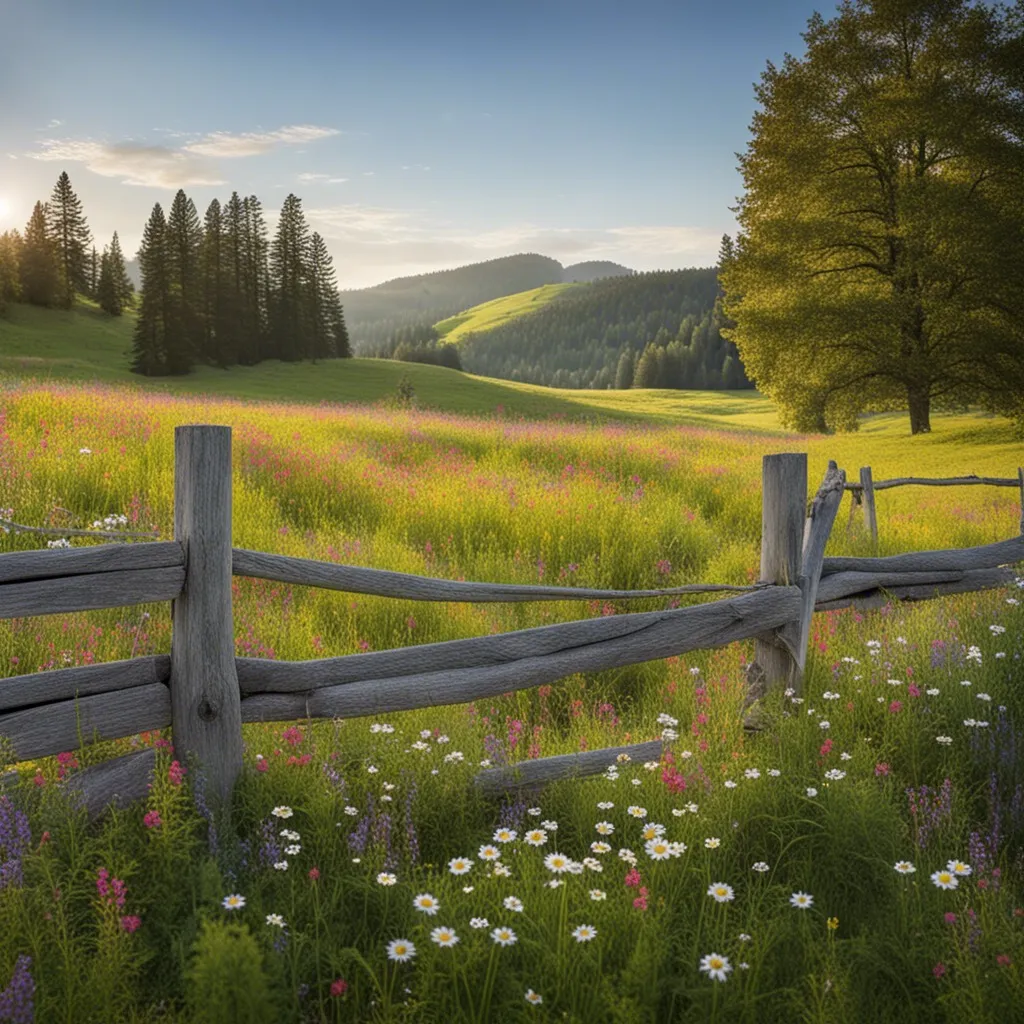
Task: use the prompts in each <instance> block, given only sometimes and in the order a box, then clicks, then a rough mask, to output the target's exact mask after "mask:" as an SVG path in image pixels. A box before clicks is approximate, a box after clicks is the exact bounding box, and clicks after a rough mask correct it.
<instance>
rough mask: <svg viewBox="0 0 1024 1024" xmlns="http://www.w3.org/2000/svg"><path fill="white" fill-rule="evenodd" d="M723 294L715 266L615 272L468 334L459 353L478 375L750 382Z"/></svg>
mask: <svg viewBox="0 0 1024 1024" xmlns="http://www.w3.org/2000/svg"><path fill="white" fill-rule="evenodd" d="M718 296H719V289H718V278H717V271H716V269H715V268H714V267H711V268H707V269H693V270H674V271H653V272H651V273H643V274H633V275H631V276H629V277H613V278H607V279H605V280H600V281H596V282H594V283H593V284H589V285H585V286H577V287H575V288H572V289H569V290H568V291H566V292H564V293H563V294H561V295H559V296H557V297H556V298H554V299H553V300H552V301H551V302H550V303H548V305H546V306H544V307H543V308H542V309H540V310H538V311H537V312H535V313H531V314H530V315H529V316H524V317H522V318H519V319H515V320H512V321H509V322H508V323H505V324H503V325H501V326H499V327H496V328H494V329H493V330H490V331H487V332H484V333H476V334H469V335H466V336H465V337H463V339H462V341H461V344H460V345H459V355H460V358H461V361H462V366H463V368H464V369H465V370H467V371H469V372H470V373H478V374H481V375H483V376H487V377H500V378H504V379H506V380H515V381H524V382H527V383H531V384H545V385H548V386H552V387H565V388H607V387H616V388H628V387H643V388H702V389H703V388H711V389H716V388H728V389H736V388H745V387H752V384H751V383H750V381H749V380H748V379H747V377H746V375H745V374H744V372H743V367H742V365H741V364H740V361H739V357H738V355H737V353H736V349H735V347H734V346H733V345H732V344H731V343H730V342H727V341H726V340H725V339H724V338H722V336H721V334H720V333H719V327H720V326H721V324H722V320H721V316H720V315H719V313H717V312H716V302H717V299H718Z"/></svg>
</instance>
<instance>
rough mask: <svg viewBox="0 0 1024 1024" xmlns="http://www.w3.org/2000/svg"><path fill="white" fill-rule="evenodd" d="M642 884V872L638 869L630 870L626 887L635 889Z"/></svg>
mask: <svg viewBox="0 0 1024 1024" xmlns="http://www.w3.org/2000/svg"><path fill="white" fill-rule="evenodd" d="M639 884H640V872H639V871H637V869H636V868H630V871H629V874H628V875H626V885H627V886H628V887H629V888H631V889H632V888H635V887H636V886H638V885H639Z"/></svg>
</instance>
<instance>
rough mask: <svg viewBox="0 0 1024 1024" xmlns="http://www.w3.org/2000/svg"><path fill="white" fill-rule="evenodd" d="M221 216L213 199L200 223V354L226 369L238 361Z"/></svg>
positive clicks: (218, 206)
mask: <svg viewBox="0 0 1024 1024" xmlns="http://www.w3.org/2000/svg"><path fill="white" fill-rule="evenodd" d="M226 256H227V249H226V246H225V225H224V216H223V212H222V211H221V207H220V201H219V200H217V199H214V200H213V201H212V202H211V203H210V205H209V206H208V207H207V209H206V216H205V218H204V220H203V250H202V264H203V339H204V340H203V355H204V357H205V358H206V360H207V361H208V362H211V363H215V364H216V365H217V366H219V367H221V369H226V368H227V367H228V366H232V365H234V364H235V363H237V362H238V358H237V355H236V353H235V352H234V351H233V350H232V347H231V346H232V344H233V338H232V326H231V324H230V323H229V322H228V309H229V300H228V286H229V275H228V267H227V265H226Z"/></svg>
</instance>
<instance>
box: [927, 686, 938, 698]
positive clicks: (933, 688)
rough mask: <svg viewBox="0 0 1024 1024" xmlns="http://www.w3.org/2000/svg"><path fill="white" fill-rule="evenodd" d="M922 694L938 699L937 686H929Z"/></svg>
mask: <svg viewBox="0 0 1024 1024" xmlns="http://www.w3.org/2000/svg"><path fill="white" fill-rule="evenodd" d="M924 692H925V693H926V694H928V696H929V697H938V695H939V688H938V687H937V686H929V687H928V689H927V690H925V691H924Z"/></svg>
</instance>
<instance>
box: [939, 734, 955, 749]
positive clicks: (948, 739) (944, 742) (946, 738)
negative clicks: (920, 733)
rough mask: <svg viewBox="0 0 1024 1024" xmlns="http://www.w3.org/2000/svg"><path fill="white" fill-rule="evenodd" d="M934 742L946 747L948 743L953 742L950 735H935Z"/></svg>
mask: <svg viewBox="0 0 1024 1024" xmlns="http://www.w3.org/2000/svg"><path fill="white" fill-rule="evenodd" d="M935 742H936V743H941V744H942V745H943V746H945V747H948V746H949V745H950V743H952V742H953V737H952V736H936V737H935Z"/></svg>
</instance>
